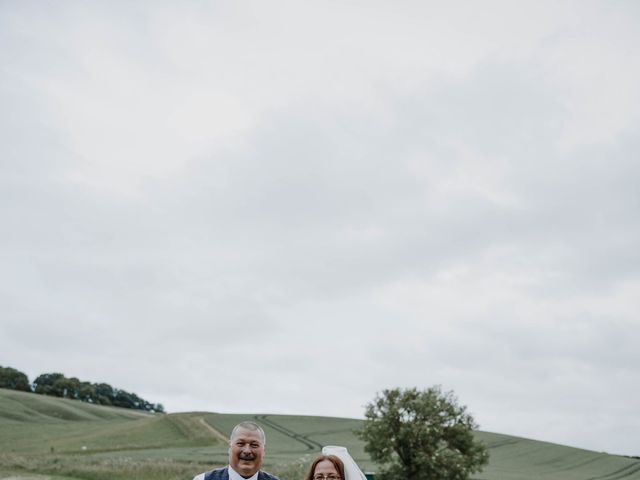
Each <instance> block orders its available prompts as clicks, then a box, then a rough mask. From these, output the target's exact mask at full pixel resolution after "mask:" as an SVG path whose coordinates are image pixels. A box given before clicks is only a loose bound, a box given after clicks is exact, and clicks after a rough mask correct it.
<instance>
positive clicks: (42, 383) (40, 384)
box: [33, 373, 65, 397]
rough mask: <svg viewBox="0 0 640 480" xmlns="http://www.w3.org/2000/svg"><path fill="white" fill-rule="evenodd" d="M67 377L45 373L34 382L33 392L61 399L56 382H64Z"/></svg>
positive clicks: (60, 374)
mask: <svg viewBox="0 0 640 480" xmlns="http://www.w3.org/2000/svg"><path fill="white" fill-rule="evenodd" d="M64 378H65V376H64V375H63V374H62V373H43V374H42V375H38V377H37V378H36V379H35V380H34V381H33V391H34V392H35V393H40V394H42V395H52V396H54V397H61V396H62V395H60V391H59V390H58V388H59V386H60V385H59V384H58V386H56V381H59V380H63V379H64Z"/></svg>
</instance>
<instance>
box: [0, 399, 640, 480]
mask: <svg viewBox="0 0 640 480" xmlns="http://www.w3.org/2000/svg"><path fill="white" fill-rule="evenodd" d="M246 419H253V420H255V421H257V422H259V423H260V424H261V425H262V426H263V427H264V429H265V431H266V433H267V456H266V461H265V464H266V465H265V466H266V469H267V470H269V471H271V472H273V473H276V474H279V475H280V477H281V479H282V480H300V479H301V478H302V476H303V472H304V471H305V469H306V467H307V466H308V464H309V463H310V462H311V460H312V459H313V458H314V457H315V456H316V455H317V454H318V452H319V451H320V449H321V447H322V446H323V445H343V446H346V447H347V448H348V449H349V452H350V453H351V454H352V455H353V457H354V458H355V459H356V461H357V462H358V463H359V464H360V466H361V467H362V468H363V469H364V470H369V471H375V469H376V466H375V465H374V464H373V463H372V462H371V461H370V460H369V458H368V457H367V455H366V454H365V453H364V445H363V443H362V442H361V441H360V440H358V439H356V438H355V437H354V435H353V433H352V432H353V430H354V429H355V428H358V426H359V425H360V423H361V421H360V420H353V419H344V418H327V417H310V416H295V415H256V414H234V415H231V414H218V413H208V412H190V413H178V414H168V415H160V414H158V415H153V414H148V413H143V412H137V411H132V410H124V409H119V408H112V407H100V406H94V405H89V404H85V403H81V402H77V401H72V400H65V399H60V398H53V397H45V396H41V395H34V394H29V393H23V392H17V391H11V390H2V389H0V452H2V453H0V479H3V478H8V477H10V476H14V477H15V476H16V475H19V476H21V477H23V478H27V477H28V478H33V480H45V478H47V477H38V476H34V475H46V476H48V477H49V480H73V479H85V480H103V479H104V480H107V479H109V480H120V479H122V480H125V479H136V480H146V479H154V480H165V479H166V480H170V479H171V480H173V479H190V478H192V477H193V475H195V474H197V473H199V472H202V471H204V470H208V469H210V468H212V467H214V466H218V465H224V464H226V462H227V445H226V442H225V437H226V436H227V435H228V434H229V432H230V431H231V428H232V427H233V426H234V425H235V424H236V423H238V422H239V421H241V420H246ZM477 435H478V437H479V438H480V439H481V440H483V441H484V442H485V443H486V444H487V445H488V447H489V449H490V453H491V461H490V465H489V466H488V467H487V468H486V469H485V471H484V472H483V473H481V474H478V475H476V477H475V478H477V479H483V480H519V479H548V480H560V479H563V480H564V479H566V480H573V479H575V480H587V479H589V480H618V479H627V480H634V479H638V480H640V461H638V460H634V459H629V458H624V457H619V456H615V455H607V454H603V453H596V452H590V451H587V450H581V449H576V448H570V447H565V446H561V445H554V444H550V443H545V442H538V441H534V440H527V439H523V438H517V437H511V436H507V435H500V434H495V433H487V432H478V433H477Z"/></svg>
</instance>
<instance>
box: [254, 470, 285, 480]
mask: <svg viewBox="0 0 640 480" xmlns="http://www.w3.org/2000/svg"><path fill="white" fill-rule="evenodd" d="M258 480H280V479H279V478H278V477H276V476H275V475H271V474H270V473H267V472H264V471H262V470H260V471H259V472H258Z"/></svg>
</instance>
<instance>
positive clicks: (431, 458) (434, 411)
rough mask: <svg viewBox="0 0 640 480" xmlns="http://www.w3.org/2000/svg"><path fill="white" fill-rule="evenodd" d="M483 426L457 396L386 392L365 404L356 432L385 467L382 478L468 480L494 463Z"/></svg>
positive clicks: (436, 391)
mask: <svg viewBox="0 0 640 480" xmlns="http://www.w3.org/2000/svg"><path fill="white" fill-rule="evenodd" d="M475 428H478V427H477V425H476V423H475V422H474V420H473V417H472V416H471V415H470V414H468V413H467V412H466V407H464V406H460V405H458V402H457V399H456V397H455V396H454V395H453V393H452V392H442V390H441V388H440V387H438V386H436V387H431V388H428V389H427V390H424V391H419V390H417V389H416V388H412V389H406V390H403V389H399V388H396V389H392V390H384V391H383V392H382V394H381V395H377V396H376V398H375V399H374V400H373V402H371V403H370V404H368V405H367V406H366V411H365V421H364V426H363V428H362V430H360V431H359V432H357V434H358V435H359V436H360V438H362V439H363V440H364V441H365V451H366V452H367V453H369V455H370V456H371V458H372V460H374V461H375V462H377V463H378V464H380V465H381V466H382V470H381V471H380V472H379V474H377V475H376V478H380V479H381V480H406V479H411V480H433V479H438V480H466V479H468V478H469V475H471V474H472V473H474V472H478V471H480V470H481V469H482V467H483V466H484V465H486V464H487V462H488V461H489V454H488V452H487V449H486V447H485V446H484V444H482V443H481V442H478V441H476V440H474V437H473V430H474V429H475Z"/></svg>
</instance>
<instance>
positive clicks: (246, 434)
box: [193, 422, 279, 480]
mask: <svg viewBox="0 0 640 480" xmlns="http://www.w3.org/2000/svg"><path fill="white" fill-rule="evenodd" d="M265 443H266V436H265V434H264V430H262V428H260V425H258V424H257V423H254V422H241V423H239V424H238V425H236V426H235V427H233V430H232V431H231V437H230V439H229V465H228V466H226V467H224V468H218V469H217V470H211V471H209V472H205V473H201V474H200V475H197V476H195V477H194V478H193V480H279V479H278V477H274V476H273V475H269V474H268V473H267V472H263V471H262V470H260V467H261V466H262V458H263V457H264V447H265Z"/></svg>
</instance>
